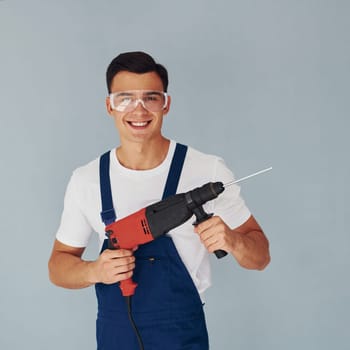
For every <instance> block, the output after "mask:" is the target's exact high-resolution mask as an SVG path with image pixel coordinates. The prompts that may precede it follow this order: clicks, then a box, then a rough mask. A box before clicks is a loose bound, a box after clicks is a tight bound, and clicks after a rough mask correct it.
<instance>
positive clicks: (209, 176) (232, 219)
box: [56, 141, 250, 294]
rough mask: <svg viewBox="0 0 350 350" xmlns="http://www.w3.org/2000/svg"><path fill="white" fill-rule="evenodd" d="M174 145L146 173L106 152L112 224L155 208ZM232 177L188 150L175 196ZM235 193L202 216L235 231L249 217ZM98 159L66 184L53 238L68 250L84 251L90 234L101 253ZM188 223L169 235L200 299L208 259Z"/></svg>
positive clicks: (207, 280) (217, 161) (216, 161)
mask: <svg viewBox="0 0 350 350" xmlns="http://www.w3.org/2000/svg"><path fill="white" fill-rule="evenodd" d="M175 145H176V143H175V142H174V141H171V142H170V147H169V151H168V154H167V157H166V158H165V160H164V161H163V162H162V163H161V164H160V165H159V166H158V167H156V168H154V169H151V170H131V169H127V168H125V167H123V166H122V165H121V164H120V163H119V161H118V159H117V157H116V152H115V150H112V152H110V179H111V189H112V196H113V204H114V208H115V211H116V215H117V219H120V218H123V217H125V216H127V215H129V214H132V213H133V212H135V211H138V210H139V209H141V208H143V207H145V206H147V205H150V204H152V203H155V202H158V201H159V200H161V198H162V194H163V190H164V187H165V182H166V179H167V176H168V172H169V167H170V164H171V160H172V157H173V154H174V150H175ZM233 180H234V177H233V174H232V172H231V171H230V170H229V169H228V168H227V167H226V165H225V163H224V161H223V160H222V159H221V158H219V157H216V156H212V155H207V154H204V153H201V152H199V151H197V150H195V149H193V148H191V147H189V148H188V151H187V154H186V159H185V162H184V166H183V169H182V173H181V178H180V181H179V186H178V188H177V193H182V192H187V191H189V190H192V189H194V188H196V187H199V186H202V185H204V184H205V183H207V182H215V181H221V182H223V183H227V182H230V181H233ZM239 193H240V188H239V187H238V186H237V185H232V186H230V187H228V188H227V189H225V191H224V192H223V193H222V194H220V195H219V197H218V198H216V199H214V200H212V201H210V202H207V203H206V204H205V205H204V210H205V211H206V212H208V213H214V214H215V215H218V216H220V217H221V218H222V219H223V220H224V221H225V222H226V224H227V225H228V226H229V227H231V228H232V229H233V228H236V227H238V226H240V225H241V224H243V223H244V222H245V221H246V220H247V219H248V218H249V216H250V211H249V209H248V208H247V207H246V206H245V203H244V201H243V200H242V198H241V197H240V194H239ZM100 212H101V195H100V182H99V158H97V159H95V160H93V161H92V162H90V163H88V164H87V165H85V166H82V167H80V168H77V169H76V170H75V171H74V172H73V174H72V177H71V179H70V181H69V184H68V187H67V190H66V194H65V199H64V209H63V213H62V218H61V223H60V226H59V229H58V231H57V234H56V238H57V239H58V240H59V241H60V242H62V243H64V244H66V245H69V246H72V247H86V246H87V244H88V242H89V239H90V236H91V234H93V233H94V232H95V233H97V234H98V237H99V241H100V246H101V247H102V244H103V241H104V239H105V238H106V237H105V230H104V228H105V226H104V224H103V222H102V220H101V216H100ZM193 221H194V217H193V218H192V219H190V220H188V221H187V222H186V223H184V224H183V225H181V226H179V227H177V228H175V229H173V230H171V231H170V232H169V233H168V234H169V235H170V236H171V237H172V239H173V241H174V244H175V246H176V248H177V250H178V252H179V255H180V257H181V259H182V261H183V263H184V264H185V266H186V268H187V270H188V272H189V273H190V275H191V277H192V279H193V282H194V284H195V285H196V287H197V289H198V292H199V293H200V294H202V293H203V292H204V291H205V290H206V289H207V288H208V287H209V286H210V285H211V277H210V265H209V253H208V252H207V250H206V249H205V247H204V246H203V244H202V243H201V242H200V240H199V238H198V235H197V234H195V233H194V232H193V225H192V222H193Z"/></svg>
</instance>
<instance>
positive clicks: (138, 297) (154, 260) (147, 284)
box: [132, 253, 170, 313]
mask: <svg viewBox="0 0 350 350" xmlns="http://www.w3.org/2000/svg"><path fill="white" fill-rule="evenodd" d="M132 278H133V280H134V281H135V282H136V283H137V284H138V286H137V288H136V290H135V295H134V296H133V298H132V308H133V310H135V311H136V312H137V313H148V312H149V313H153V312H154V311H155V310H157V311H160V310H164V311H166V310H168V306H169V301H168V300H167V297H166V296H168V295H170V289H169V288H170V281H169V259H168V257H166V256H160V255H158V254H157V255H154V254H144V253H143V254H142V255H141V254H140V255H136V267H135V270H134V274H133V277H132Z"/></svg>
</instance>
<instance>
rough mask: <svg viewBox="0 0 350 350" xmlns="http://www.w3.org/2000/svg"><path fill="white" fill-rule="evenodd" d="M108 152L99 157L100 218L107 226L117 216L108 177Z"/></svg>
mask: <svg viewBox="0 0 350 350" xmlns="http://www.w3.org/2000/svg"><path fill="white" fill-rule="evenodd" d="M109 158H110V152H106V153H105V154H103V155H102V156H101V158H100V191H101V200H102V211H101V219H102V221H103V223H104V224H105V225H106V226H107V225H109V224H111V223H112V222H114V221H115V220H116V218H117V216H116V214H115V211H114V208H113V200H112V192H111V180H110V177H109Z"/></svg>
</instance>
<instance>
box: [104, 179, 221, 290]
mask: <svg viewBox="0 0 350 350" xmlns="http://www.w3.org/2000/svg"><path fill="white" fill-rule="evenodd" d="M224 189H225V186H224V184H223V183H222V182H208V183H207V184H205V185H203V186H202V187H197V188H195V189H194V190H192V191H188V192H186V193H179V194H176V195H174V196H171V197H168V198H166V199H164V200H162V201H159V202H157V203H154V204H151V205H149V206H147V207H145V208H143V209H141V210H139V211H137V212H136V213H133V214H131V215H129V216H126V217H125V218H123V219H120V220H118V221H115V222H113V223H112V224H110V225H108V226H107V227H106V235H107V237H108V247H109V249H120V248H123V249H133V248H135V247H137V246H139V245H141V244H145V243H148V242H151V241H153V240H154V239H156V238H158V237H159V236H161V235H164V234H166V233H167V232H169V231H170V230H171V229H173V228H175V227H177V226H180V225H182V224H183V223H184V222H186V221H187V220H188V219H190V218H191V217H192V216H193V215H195V216H196V221H195V222H194V223H193V224H194V225H198V224H200V223H201V222H203V221H205V220H207V219H209V218H210V217H212V216H213V214H208V213H206V212H205V211H204V209H203V207H202V205H203V204H205V203H206V202H208V201H210V200H212V199H214V198H216V197H218V195H219V194H220V193H222V192H223V191H224ZM214 253H215V255H216V256H217V257H218V258H222V257H224V256H225V255H227V253H226V252H225V251H223V250H217V251H215V252H214ZM136 287H137V284H136V283H135V282H134V281H133V280H132V279H131V278H129V279H126V280H123V281H121V282H120V289H121V291H122V294H123V296H131V295H133V294H134V293H135V288H136Z"/></svg>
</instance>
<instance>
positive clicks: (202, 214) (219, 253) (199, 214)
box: [192, 206, 227, 259]
mask: <svg viewBox="0 0 350 350" xmlns="http://www.w3.org/2000/svg"><path fill="white" fill-rule="evenodd" d="M192 210H193V213H194V215H195V216H196V221H195V222H194V223H193V225H194V226H197V225H199V224H200V223H201V222H203V221H206V220H208V219H210V218H211V217H212V216H213V215H214V214H213V213H210V214H209V213H207V212H206V211H205V210H204V209H203V206H199V207H195V208H193V209H192ZM214 254H215V255H216V257H217V258H218V259H221V258H223V257H224V256H226V255H227V252H225V251H224V250H222V249H218V250H215V251H214Z"/></svg>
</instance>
